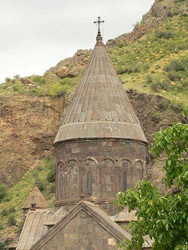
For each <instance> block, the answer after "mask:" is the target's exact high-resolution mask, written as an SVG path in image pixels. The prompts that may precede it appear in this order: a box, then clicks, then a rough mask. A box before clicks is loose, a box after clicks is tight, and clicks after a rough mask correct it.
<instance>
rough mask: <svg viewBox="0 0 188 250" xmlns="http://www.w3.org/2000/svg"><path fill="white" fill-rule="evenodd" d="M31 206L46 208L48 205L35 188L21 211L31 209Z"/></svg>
mask: <svg viewBox="0 0 188 250" xmlns="http://www.w3.org/2000/svg"><path fill="white" fill-rule="evenodd" d="M31 204H36V208H47V207H48V203H47V201H46V199H45V198H44V196H43V194H42V193H41V191H40V190H39V188H38V187H37V186H35V187H34V188H33V190H32V191H31V192H30V193H29V196H28V198H27V200H26V202H25V203H24V206H23V209H29V208H31Z"/></svg>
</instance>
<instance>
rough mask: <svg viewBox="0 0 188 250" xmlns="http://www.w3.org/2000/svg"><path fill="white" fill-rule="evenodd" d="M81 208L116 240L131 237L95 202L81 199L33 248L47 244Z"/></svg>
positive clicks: (33, 249) (34, 249)
mask: <svg viewBox="0 0 188 250" xmlns="http://www.w3.org/2000/svg"><path fill="white" fill-rule="evenodd" d="M81 210H84V211H85V212H86V213H87V214H89V215H90V216H92V218H93V219H94V220H95V221H97V222H98V223H99V224H100V225H101V226H102V227H103V228H104V229H105V230H106V231H108V233H110V234H111V235H112V236H113V237H114V238H115V239H116V240H118V241H123V240H124V239H125V238H127V239H131V235H130V233H128V232H127V231H125V230H124V229H123V228H121V227H120V226H119V225H117V224H116V223H115V222H114V221H113V220H112V219H110V217H109V216H108V215H107V214H106V213H105V212H103V211H102V210H101V209H100V208H98V207H96V206H95V205H94V204H92V203H90V202H87V201H81V202H79V203H78V204H77V205H76V206H75V207H74V208H73V209H72V210H71V211H70V212H69V213H68V214H67V215H66V216H65V217H63V218H62V219H61V220H60V221H59V222H58V223H57V224H56V225H54V227H53V228H52V229H51V230H50V231H49V232H48V233H46V235H44V236H43V237H42V238H41V239H40V240H39V241H38V242H36V243H35V244H34V246H33V247H32V248H31V249H32V250H38V249H40V248H41V247H42V246H44V245H45V244H46V242H47V241H49V240H50V239H51V238H53V236H54V235H56V233H58V232H59V231H60V230H61V229H62V228H64V227H65V226H66V225H67V224H68V223H69V222H70V221H71V220H72V219H73V218H74V217H75V216H76V215H77V214H78V213H79V212H80V211H81Z"/></svg>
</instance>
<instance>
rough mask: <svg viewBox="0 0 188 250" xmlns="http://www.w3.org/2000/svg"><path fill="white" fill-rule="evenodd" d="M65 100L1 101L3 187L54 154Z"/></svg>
mask: <svg viewBox="0 0 188 250" xmlns="http://www.w3.org/2000/svg"><path fill="white" fill-rule="evenodd" d="M63 108H64V99H63V97H59V98H50V97H29V96H11V97H5V96H3V97H2V96H1V97H0V159H1V163H0V173H1V174H0V183H1V182H3V183H6V184H8V185H11V184H12V183H13V182H15V181H16V180H17V179H18V178H19V177H20V175H21V174H22V173H24V172H25V171H27V170H28V169H30V168H32V167H33V166H35V165H36V164H37V163H38V162H39V161H40V160H41V159H43V158H44V157H45V156H48V155H50V154H51V153H52V150H53V140H54V138H55V134H56V132H57V129H58V124H59V120H60V116H61V115H62V112H63Z"/></svg>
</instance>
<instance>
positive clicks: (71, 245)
mask: <svg viewBox="0 0 188 250" xmlns="http://www.w3.org/2000/svg"><path fill="white" fill-rule="evenodd" d="M99 22H100V20H99ZM54 146H55V152H56V201H55V207H56V208H48V207H47V203H46V200H45V198H44V196H43V195H42V194H41V193H40V191H39V189H38V188H37V187H35V188H34V190H33V191H32V192H31V194H30V195H29V197H28V200H27V201H26V203H25V205H24V210H25V211H26V212H25V214H26V219H25V223H24V227H23V230H22V233H21V235H20V239H19V242H18V245H17V248H16V249H17V250H29V249H32V250H39V249H40V250H79V249H80V250H100V249H101V250H107V249H109V250H115V249H118V244H119V243H120V242H122V241H123V240H124V239H131V234H130V232H129V231H128V230H126V229H125V226H126V225H127V224H129V222H130V221H136V216H135V212H132V213H129V212H128V210H127V209H125V210H123V211H122V212H120V213H118V212H117V207H116V206H115V205H114V201H115V200H116V194H117V193H118V192H121V191H126V189H127V188H134V187H135V185H136V184H137V183H138V181H140V180H142V179H143V178H144V176H145V175H146V154H147V140H146V138H145V135H144V132H143V130H142V128H141V125H140V123H139V120H138V118H137V116H136V114H135V112H134V110H133V108H132V106H131V103H130V101H129V99H128V97H127V95H126V93H125V91H124V89H123V87H122V83H121V82H120V80H119V78H118V76H117V74H116V72H115V70H114V68H113V66H112V63H111V60H110V58H109V56H108V53H107V51H106V48H105V45H104V44H103V42H102V36H101V33H100V29H99V30H98V34H97V42H96V45H95V48H94V50H93V52H92V55H91V58H90V60H89V62H88V65H87V67H86V69H85V71H84V73H83V75H82V77H81V80H80V82H79V84H78V87H77V89H76V91H75V94H74V96H73V99H72V102H71V103H70V105H69V107H68V108H67V110H66V113H65V114H64V116H63V118H62V122H61V126H60V128H59V131H58V133H57V136H56V138H55V142H54ZM150 245H151V242H148V241H146V242H145V244H144V248H143V249H151V247H150Z"/></svg>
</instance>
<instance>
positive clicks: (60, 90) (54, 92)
mask: <svg viewBox="0 0 188 250" xmlns="http://www.w3.org/2000/svg"><path fill="white" fill-rule="evenodd" d="M67 90H68V87H67V85H63V86H62V85H61V84H60V83H59V82H58V83H54V84H53V85H52V86H51V88H50V91H49V95H51V96H63V95H66V94H67Z"/></svg>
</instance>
